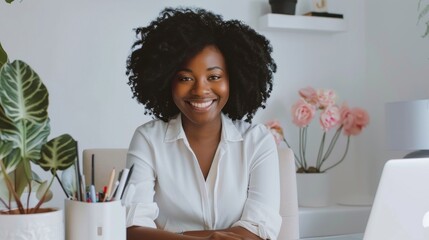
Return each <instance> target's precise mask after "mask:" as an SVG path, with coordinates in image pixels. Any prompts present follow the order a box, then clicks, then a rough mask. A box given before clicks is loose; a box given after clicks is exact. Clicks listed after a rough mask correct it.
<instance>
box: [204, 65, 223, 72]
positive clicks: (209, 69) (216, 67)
mask: <svg viewBox="0 0 429 240" xmlns="http://www.w3.org/2000/svg"><path fill="white" fill-rule="evenodd" d="M215 69H219V70H222V71H223V68H221V67H218V66H215V67H209V68H207V70H208V71H211V70H215Z"/></svg>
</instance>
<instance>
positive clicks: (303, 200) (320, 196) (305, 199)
mask: <svg viewBox="0 0 429 240" xmlns="http://www.w3.org/2000/svg"><path fill="white" fill-rule="evenodd" d="M296 184H297V190H298V204H299V206H300V207H326V206H329V204H330V195H331V188H330V182H329V176H328V174H326V173H297V174H296Z"/></svg>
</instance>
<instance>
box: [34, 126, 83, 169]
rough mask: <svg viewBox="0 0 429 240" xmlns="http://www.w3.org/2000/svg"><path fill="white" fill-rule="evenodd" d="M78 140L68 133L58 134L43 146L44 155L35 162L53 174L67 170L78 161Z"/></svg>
mask: <svg viewBox="0 0 429 240" xmlns="http://www.w3.org/2000/svg"><path fill="white" fill-rule="evenodd" d="M76 152H77V142H76V141H75V140H74V139H73V138H72V137H71V136H70V135H68V134H63V135H61V136H58V137H56V138H54V139H52V140H50V141H49V142H47V143H46V144H44V145H43V147H42V157H41V159H40V160H39V161H36V162H35V163H36V164H38V165H40V167H42V168H43V170H45V171H51V172H52V173H53V174H55V172H56V171H57V170H65V169H67V168H68V167H70V166H71V165H73V164H74V163H75V161H76Z"/></svg>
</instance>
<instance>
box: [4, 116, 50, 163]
mask: <svg viewBox="0 0 429 240" xmlns="http://www.w3.org/2000/svg"><path fill="white" fill-rule="evenodd" d="M14 124H15V127H16V128H15V129H3V130H2V133H1V134H2V140H3V141H8V142H11V143H12V144H13V148H19V149H21V152H20V154H21V158H22V159H26V160H27V161H29V160H36V159H39V158H40V150H41V149H42V145H43V144H44V143H46V141H47V139H48V135H49V133H50V125H49V119H47V121H45V122H42V123H35V122H30V121H27V120H20V121H18V122H17V123H14Z"/></svg>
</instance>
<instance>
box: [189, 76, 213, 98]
mask: <svg viewBox="0 0 429 240" xmlns="http://www.w3.org/2000/svg"><path fill="white" fill-rule="evenodd" d="M192 92H193V94H195V95H206V94H208V93H209V92H210V83H209V82H208V81H207V80H206V79H197V80H196V81H195V83H194V86H193V88H192Z"/></svg>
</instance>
